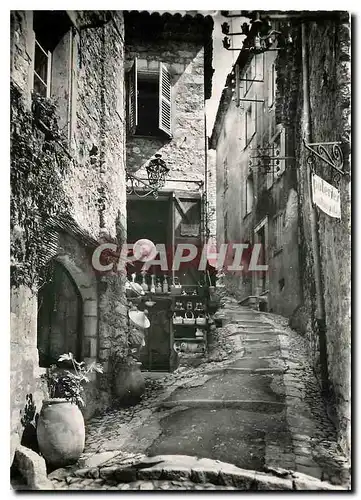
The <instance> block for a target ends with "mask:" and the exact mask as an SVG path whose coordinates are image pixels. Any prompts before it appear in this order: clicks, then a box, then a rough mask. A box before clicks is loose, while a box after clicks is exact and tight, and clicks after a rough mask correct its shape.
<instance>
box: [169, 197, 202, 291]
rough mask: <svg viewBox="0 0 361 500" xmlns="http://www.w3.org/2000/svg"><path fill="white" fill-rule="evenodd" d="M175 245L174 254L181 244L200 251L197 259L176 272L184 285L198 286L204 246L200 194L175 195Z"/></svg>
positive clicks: (186, 263) (183, 265) (183, 264)
mask: <svg viewBox="0 0 361 500" xmlns="http://www.w3.org/2000/svg"><path fill="white" fill-rule="evenodd" d="M173 234H174V235H173V245H174V250H173V251H174V252H175V251H176V248H177V245H179V244H192V245H195V246H196V247H197V249H198V252H197V257H196V258H195V259H193V260H192V261H191V262H185V263H182V264H181V265H180V267H179V270H175V271H174V275H175V276H178V277H179V279H180V282H181V284H183V285H196V284H197V283H198V281H200V280H201V277H202V276H201V273H200V272H199V271H198V265H199V258H200V255H201V250H202V249H201V245H202V239H203V238H202V205H201V197H200V194H199V193H198V192H196V193H192V192H186V191H175V192H174V193H173Z"/></svg>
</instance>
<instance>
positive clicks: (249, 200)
mask: <svg viewBox="0 0 361 500" xmlns="http://www.w3.org/2000/svg"><path fill="white" fill-rule="evenodd" d="M252 207H253V176H252V175H249V176H248V177H247V182H246V215H247V214H249V213H250V212H252Z"/></svg>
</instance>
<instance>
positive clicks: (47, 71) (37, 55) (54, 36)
mask: <svg viewBox="0 0 361 500" xmlns="http://www.w3.org/2000/svg"><path fill="white" fill-rule="evenodd" d="M71 25H72V24H71V21H70V18H69V16H68V14H67V13H66V12H65V11H35V12H34V17H33V29H34V33H35V46H34V81H33V90H34V92H36V93H37V94H39V95H41V96H43V97H50V94H51V80H52V53H53V52H54V50H55V48H56V46H57V45H58V43H59V42H60V41H61V39H62V38H63V37H64V35H65V33H67V32H68V31H69V30H70V27H71Z"/></svg>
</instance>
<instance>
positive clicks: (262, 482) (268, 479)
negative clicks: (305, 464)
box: [256, 473, 292, 490]
mask: <svg viewBox="0 0 361 500" xmlns="http://www.w3.org/2000/svg"><path fill="white" fill-rule="evenodd" d="M256 487H257V490H292V481H291V480H290V479H284V478H280V477H274V476H270V475H261V474H259V473H257V474H256Z"/></svg>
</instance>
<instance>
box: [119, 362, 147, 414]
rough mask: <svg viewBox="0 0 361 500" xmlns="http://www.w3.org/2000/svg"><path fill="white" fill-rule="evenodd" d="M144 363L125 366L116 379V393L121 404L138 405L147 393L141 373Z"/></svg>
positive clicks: (120, 369)
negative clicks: (145, 392)
mask: <svg viewBox="0 0 361 500" xmlns="http://www.w3.org/2000/svg"><path fill="white" fill-rule="evenodd" d="M141 365H142V363H140V362H133V363H130V364H124V365H123V366H121V367H120V368H119V369H118V373H117V375H116V377H115V384H114V392H115V395H116V397H117V398H118V401H119V403H121V404H125V405H129V404H130V405H131V404H134V403H137V402H138V401H139V400H140V398H141V396H142V394H144V391H145V382H144V377H143V374H142V372H141V371H140V367H141Z"/></svg>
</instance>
